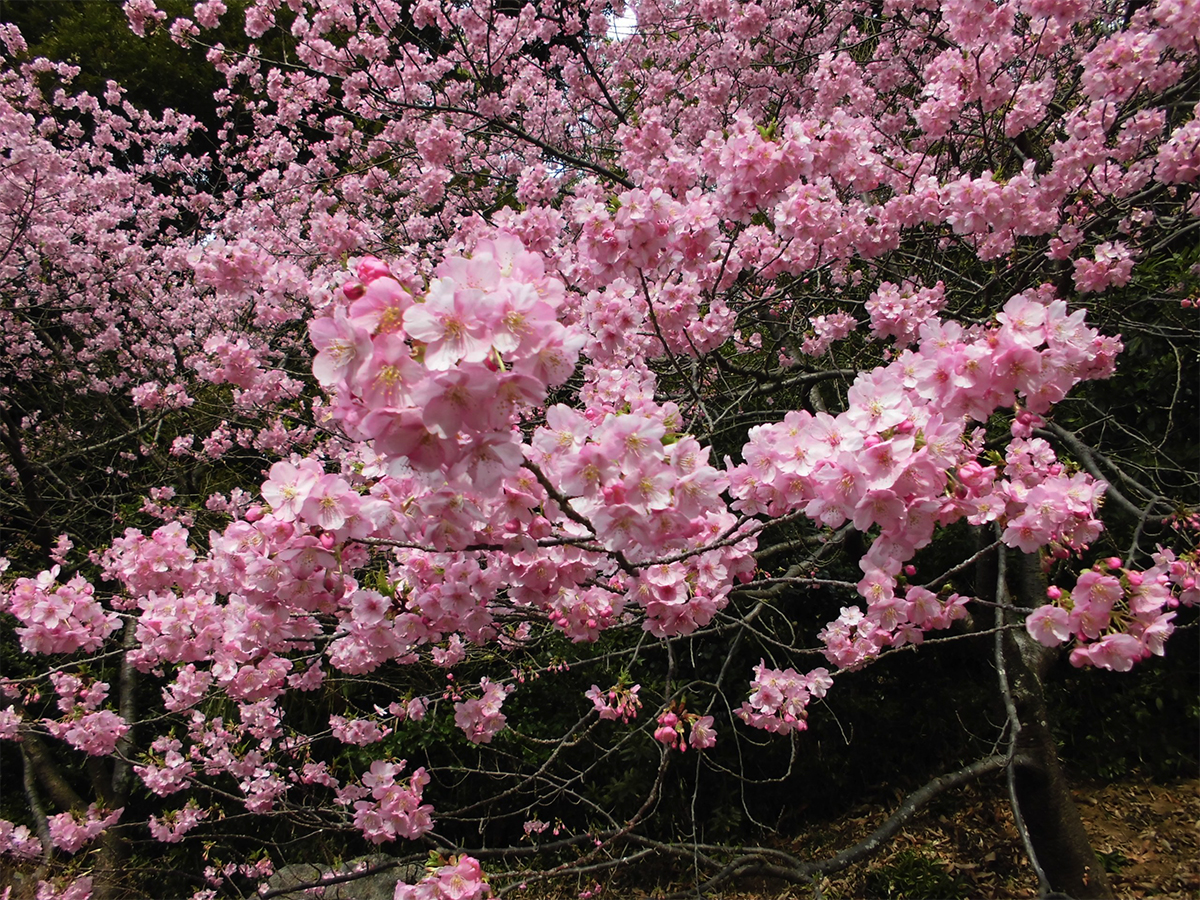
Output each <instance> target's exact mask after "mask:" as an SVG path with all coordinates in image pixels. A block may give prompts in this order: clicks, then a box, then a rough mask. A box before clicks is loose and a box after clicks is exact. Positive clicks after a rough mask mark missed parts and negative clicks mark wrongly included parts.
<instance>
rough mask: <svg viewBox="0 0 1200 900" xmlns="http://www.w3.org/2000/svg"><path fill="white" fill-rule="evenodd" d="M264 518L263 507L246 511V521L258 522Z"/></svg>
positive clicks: (254, 507)
mask: <svg viewBox="0 0 1200 900" xmlns="http://www.w3.org/2000/svg"><path fill="white" fill-rule="evenodd" d="M262 517H263V508H262V507H261V506H252V507H250V508H249V509H248V510H246V521H247V522H257V521H258V520H259V519H261V518H262Z"/></svg>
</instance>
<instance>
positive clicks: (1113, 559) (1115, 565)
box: [1104, 556, 1121, 569]
mask: <svg viewBox="0 0 1200 900" xmlns="http://www.w3.org/2000/svg"><path fill="white" fill-rule="evenodd" d="M1104 564H1105V565H1107V566H1108V567H1109V568H1110V569H1119V568H1121V558H1120V557H1119V556H1110V557H1109V558H1108V559H1106V560H1105V561H1104Z"/></svg>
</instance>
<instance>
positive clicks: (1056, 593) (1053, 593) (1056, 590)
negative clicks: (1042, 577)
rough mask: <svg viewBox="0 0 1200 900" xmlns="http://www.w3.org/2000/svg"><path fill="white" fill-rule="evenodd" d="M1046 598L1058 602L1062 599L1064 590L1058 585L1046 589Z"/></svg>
mask: <svg viewBox="0 0 1200 900" xmlns="http://www.w3.org/2000/svg"><path fill="white" fill-rule="evenodd" d="M1046 596H1047V597H1049V598H1050V599H1051V600H1058V599H1059V598H1060V597H1062V588H1060V587H1059V586H1058V585H1056V584H1052V585H1050V587H1048V588H1046Z"/></svg>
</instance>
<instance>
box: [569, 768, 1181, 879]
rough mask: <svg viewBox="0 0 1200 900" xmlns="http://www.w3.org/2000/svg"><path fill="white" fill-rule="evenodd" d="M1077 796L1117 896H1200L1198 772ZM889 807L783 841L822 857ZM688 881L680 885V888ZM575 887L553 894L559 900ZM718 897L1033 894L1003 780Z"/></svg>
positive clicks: (1089, 788) (1080, 790)
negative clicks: (822, 873)
mask: <svg viewBox="0 0 1200 900" xmlns="http://www.w3.org/2000/svg"><path fill="white" fill-rule="evenodd" d="M1073 793H1074V795H1075V799H1076V802H1077V803H1078V804H1079V809H1080V814H1081V816H1082V817H1083V821H1084V826H1085V827H1086V829H1087V831H1088V834H1089V835H1090V837H1091V839H1092V845H1093V847H1094V848H1095V849H1096V852H1097V854H1098V855H1099V856H1100V859H1101V862H1102V864H1103V865H1104V866H1105V868H1106V869H1107V870H1108V872H1109V878H1110V879H1111V881H1112V884H1113V888H1114V890H1115V892H1116V894H1117V896H1118V897H1120V898H1134V900H1142V898H1160V900H1198V898H1200V779H1189V780H1184V781H1177V782H1173V783H1170V784H1159V783H1152V782H1149V781H1141V780H1136V779H1126V780H1124V781H1122V782H1118V783H1115V784H1105V785H1088V784H1083V785H1079V786H1077V788H1076V789H1075V790H1074V792H1073ZM887 812H888V811H887V810H881V809H878V808H872V807H863V808H860V809H858V810H855V811H854V812H853V813H852V814H851V815H850V816H848V817H846V818H844V819H841V820H839V821H838V822H836V823H831V824H830V825H828V826H824V827H819V828H814V829H812V830H810V831H809V832H806V833H804V834H801V835H797V836H796V837H795V838H794V839H793V840H791V841H788V842H786V843H783V842H781V843H780V847H781V849H786V850H789V851H790V852H792V853H794V854H796V855H797V856H800V857H801V858H809V859H811V858H822V857H828V856H830V855H832V854H833V853H836V852H837V850H838V849H841V848H844V847H846V846H848V845H850V844H852V843H854V842H855V841H857V840H859V839H860V838H862V837H865V836H866V835H867V834H869V833H870V832H871V831H872V830H873V829H874V828H875V827H877V826H878V824H879V823H880V822H881V821H882V820H883V819H884V818H886V815H887ZM682 887H683V886H682V885H679V884H676V885H675V886H674V890H680V889H681V888H682ZM667 892H668V890H664V887H663V886H659V887H655V888H649V887H647V886H644V885H643V886H641V887H639V886H637V885H634V884H623V883H621V880H620V879H619V878H618V879H614V880H613V881H612V882H610V883H609V884H607V885H605V886H604V889H603V890H602V891H600V892H598V893H596V894H595V896H596V897H597V898H598V900H599V898H605V900H607V898H613V900H616V898H620V900H625V898H630V900H633V898H654V897H656V896H663V895H664V894H665V893H667ZM576 896H578V891H577V890H576V891H572V892H571V893H562V894H558V895H556V897H557V898H558V900H565V898H567V897H572V898H574V897H576ZM708 896H709V897H710V898H712V900H802V898H803V900H813V898H815V897H821V898H823V900H858V898H888V900H891V898H908V900H939V898H942V897H959V898H979V900H1001V898H1014V900H1015V898H1036V897H1037V882H1036V880H1035V879H1034V877H1033V876H1032V875H1031V874H1030V872H1029V867H1028V864H1027V863H1026V861H1025V856H1024V853H1023V851H1022V849H1021V845H1020V841H1019V838H1018V836H1017V832H1016V829H1015V828H1014V827H1013V824H1012V814H1011V812H1010V810H1009V807H1008V797H1007V792H1006V791H1005V789H1004V787H1003V784H1002V783H1001V782H1000V781H999V780H997V781H996V782H995V783H990V784H975V785H970V786H967V787H964V788H961V789H959V790H958V791H954V792H950V793H948V794H946V795H943V796H942V797H940V798H938V799H937V800H936V801H935V802H934V803H933V804H931V805H930V806H929V807H928V808H926V809H925V810H924V811H923V812H922V813H920V814H919V815H918V816H916V817H915V818H914V819H913V820H912V821H911V822H910V823H909V825H908V827H907V828H905V829H904V830H903V831H902V832H901V833H900V834H899V835H898V836H897V838H896V839H895V840H894V841H893V842H892V843H891V844H890V845H889V846H888V847H886V848H885V849H884V850H883V851H881V852H880V853H879V854H877V855H876V856H874V857H872V858H871V859H869V860H867V861H865V862H863V863H860V864H858V865H856V866H853V867H851V868H850V869H847V870H845V871H843V872H840V873H838V874H837V875H836V876H834V877H833V878H829V879H826V880H825V881H824V882H823V883H822V885H821V887H820V892H819V893H814V891H813V890H812V888H809V887H803V888H802V887H796V886H787V885H784V884H782V883H780V882H774V883H770V882H762V883H759V884H750V885H743V886H741V889H740V890H729V891H726V892H720V893H717V894H710V895H708Z"/></svg>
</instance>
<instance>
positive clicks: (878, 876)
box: [863, 850, 970, 900]
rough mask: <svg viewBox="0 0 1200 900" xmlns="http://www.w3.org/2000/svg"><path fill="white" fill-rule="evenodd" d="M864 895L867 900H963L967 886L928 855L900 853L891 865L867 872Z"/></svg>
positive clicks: (906, 851)
mask: <svg viewBox="0 0 1200 900" xmlns="http://www.w3.org/2000/svg"><path fill="white" fill-rule="evenodd" d="M863 887H864V894H865V896H866V897H868V898H870V900H929V898H933V897H936V898H939V900H965V898H966V897H969V896H970V885H969V884H968V883H967V882H966V880H965V879H963V878H962V877H961V876H957V875H951V874H950V873H949V872H947V871H946V867H945V866H944V865H942V863H940V862H938V861H937V860H936V859H934V858H933V857H932V856H928V855H926V854H924V853H919V852H917V851H916V850H903V851H901V852H900V853H898V854H897V855H896V857H895V858H894V859H893V860H892V862H889V863H887V864H886V865H882V866H879V867H878V868H874V869H872V870H871V871H870V872H868V873H867V877H866V880H865V882H864V885H863Z"/></svg>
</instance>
